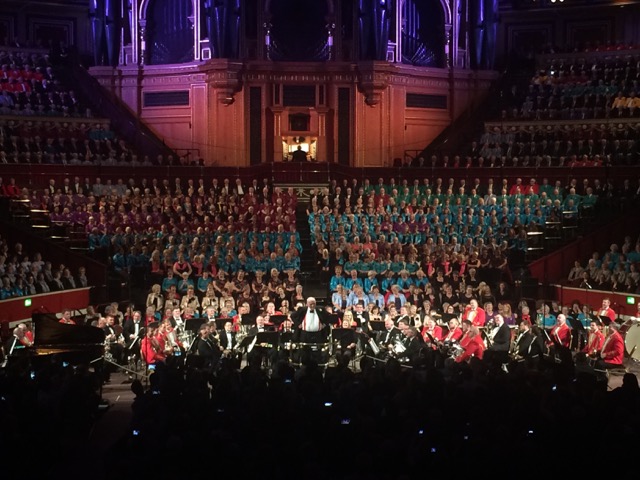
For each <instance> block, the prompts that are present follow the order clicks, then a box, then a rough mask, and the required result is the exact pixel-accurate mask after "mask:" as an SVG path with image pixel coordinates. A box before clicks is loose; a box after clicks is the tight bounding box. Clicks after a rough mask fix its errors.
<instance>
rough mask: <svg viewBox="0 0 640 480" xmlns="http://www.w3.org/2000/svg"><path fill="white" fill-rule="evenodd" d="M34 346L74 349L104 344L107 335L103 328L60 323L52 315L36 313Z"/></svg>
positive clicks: (33, 318)
mask: <svg viewBox="0 0 640 480" xmlns="http://www.w3.org/2000/svg"><path fill="white" fill-rule="evenodd" d="M31 318H32V320H33V333H34V338H33V346H34V347H36V348H39V347H58V348H63V347H64V348H74V347H83V346H89V345H98V344H104V338H105V333H104V331H103V330H102V329H101V328H98V327H92V326H90V325H89V326H87V325H67V324H65V323H60V322H59V321H58V318H57V317H56V316H55V315H54V314H52V313H34V314H33V315H32V316H31Z"/></svg>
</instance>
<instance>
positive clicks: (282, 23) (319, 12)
mask: <svg viewBox="0 0 640 480" xmlns="http://www.w3.org/2000/svg"><path fill="white" fill-rule="evenodd" d="M268 13H269V14H270V15H271V50H270V58H271V60H276V61H289V62H301V61H324V60H328V59H329V57H330V53H331V51H330V47H329V45H328V42H327V40H328V34H327V26H326V16H327V14H328V13H329V10H328V6H327V2H322V1H318V0H272V1H271V3H270V6H269V12H268Z"/></svg>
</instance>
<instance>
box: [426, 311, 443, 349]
mask: <svg viewBox="0 0 640 480" xmlns="http://www.w3.org/2000/svg"><path fill="white" fill-rule="evenodd" d="M421 333H422V338H424V341H425V343H426V344H427V345H431V346H432V348H435V344H437V343H438V342H441V341H442V337H443V333H442V327H441V326H440V325H437V324H436V321H435V320H434V319H433V318H432V317H430V316H426V317H425V318H424V327H423V328H422V332H421Z"/></svg>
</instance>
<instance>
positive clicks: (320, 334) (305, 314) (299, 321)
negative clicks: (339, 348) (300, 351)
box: [291, 297, 329, 343]
mask: <svg viewBox="0 0 640 480" xmlns="http://www.w3.org/2000/svg"><path fill="white" fill-rule="evenodd" d="M291 320H293V324H294V325H295V328H296V329H298V332H299V335H300V342H302V343H323V342H325V340H326V335H325V328H328V326H329V319H328V314H327V312H325V311H322V310H318V309H316V299H315V298H313V297H309V298H307V306H306V308H305V307H300V308H298V309H297V310H296V311H295V312H292V313H291Z"/></svg>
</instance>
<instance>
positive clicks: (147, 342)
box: [140, 322, 167, 366]
mask: <svg viewBox="0 0 640 480" xmlns="http://www.w3.org/2000/svg"><path fill="white" fill-rule="evenodd" d="M157 331H158V323H157V322H152V323H150V324H149V325H147V334H146V336H145V337H144V338H143V339H142V343H141V344H140V353H141V355H142V358H143V359H144V361H145V363H146V364H147V366H149V365H155V364H157V363H161V362H164V361H165V360H166V358H167V356H166V354H165V352H164V345H163V344H162V342H161V340H160V339H159V338H158V336H157V335H158V333H157Z"/></svg>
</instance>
